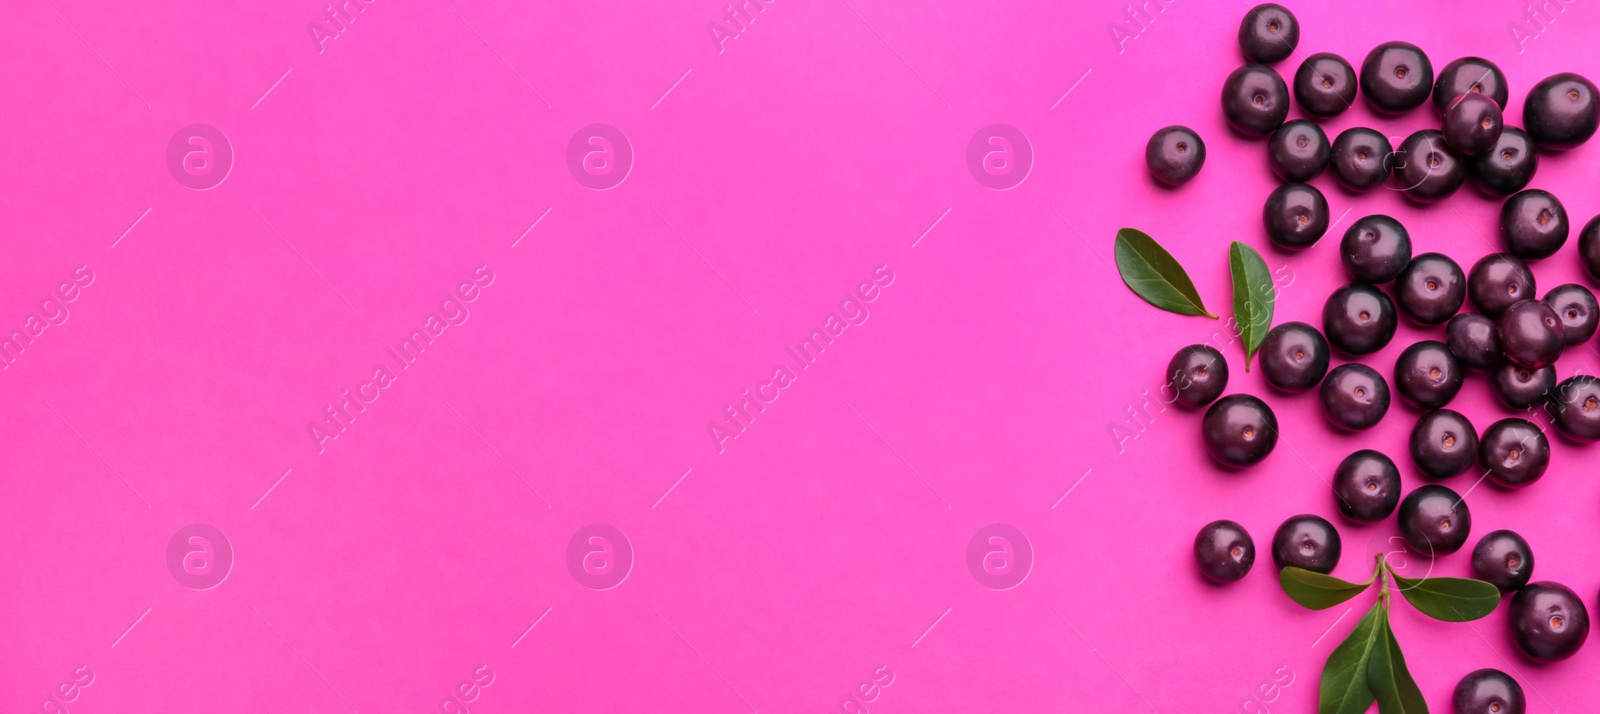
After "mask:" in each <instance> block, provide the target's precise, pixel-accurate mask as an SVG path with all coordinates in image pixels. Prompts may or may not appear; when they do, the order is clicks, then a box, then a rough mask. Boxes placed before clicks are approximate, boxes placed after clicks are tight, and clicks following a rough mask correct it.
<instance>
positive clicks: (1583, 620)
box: [1510, 581, 1589, 662]
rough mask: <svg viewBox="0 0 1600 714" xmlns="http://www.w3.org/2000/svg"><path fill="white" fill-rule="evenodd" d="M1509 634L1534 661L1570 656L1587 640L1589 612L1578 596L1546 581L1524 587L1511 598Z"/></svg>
mask: <svg viewBox="0 0 1600 714" xmlns="http://www.w3.org/2000/svg"><path fill="white" fill-rule="evenodd" d="M1510 622H1511V634H1512V637H1513V639H1515V640H1516V641H1517V648H1518V649H1520V650H1522V653H1523V654H1525V655H1527V656H1528V657H1530V658H1532V659H1533V660H1535V661H1537V662H1559V661H1561V660H1564V659H1566V658H1568V657H1571V656H1572V655H1573V654H1575V653H1576V652H1577V651H1578V650H1579V649H1581V648H1582V647H1583V642H1584V640H1586V639H1588V638H1589V610H1588V608H1586V607H1584V606H1583V600H1582V599H1581V598H1579V597H1578V594H1577V593H1575V592H1572V588H1569V587H1567V586H1565V585H1562V584H1560V583H1552V582H1549V581H1543V582H1537V583H1529V584H1527V585H1524V586H1523V587H1522V589H1521V590H1518V591H1517V594H1516V595H1513V596H1512V597H1511V617H1510Z"/></svg>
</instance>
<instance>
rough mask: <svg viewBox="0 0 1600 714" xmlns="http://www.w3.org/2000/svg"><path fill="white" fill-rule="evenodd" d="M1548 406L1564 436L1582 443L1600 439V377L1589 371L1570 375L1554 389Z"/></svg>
mask: <svg viewBox="0 0 1600 714" xmlns="http://www.w3.org/2000/svg"><path fill="white" fill-rule="evenodd" d="M1551 371H1552V372H1554V370H1551ZM1548 408H1549V410H1550V419H1551V421H1553V422H1555V425H1556V431H1557V432H1559V433H1560V434H1561V435H1562V436H1565V437H1567V438H1568V439H1571V440H1573V441H1577V442H1582V443H1588V442H1592V441H1600V379H1597V378H1595V377H1594V376H1593V375H1588V374H1579V375H1574V376H1571V377H1568V378H1566V380H1565V381H1563V382H1561V384H1559V385H1557V386H1556V387H1555V389H1554V390H1553V391H1551V392H1550V400H1549V406H1548Z"/></svg>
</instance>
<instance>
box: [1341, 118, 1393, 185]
mask: <svg viewBox="0 0 1600 714" xmlns="http://www.w3.org/2000/svg"><path fill="white" fill-rule="evenodd" d="M1393 154H1394V146H1393V145H1391V144H1390V143H1389V137H1386V136H1384V135H1383V134H1382V133H1379V132H1377V131H1375V130H1372V129H1368V128H1366V127H1360V126H1358V127H1352V128H1350V129H1345V130H1344V131H1342V132H1339V136H1338V137H1337V138H1335V139H1334V140H1333V153H1332V155H1331V156H1330V158H1329V161H1328V163H1329V165H1330V166H1331V167H1332V168H1333V177H1334V178H1335V179H1338V181H1339V185H1340V186H1343V187H1345V188H1346V189H1349V190H1351V191H1357V192H1360V191H1370V190H1372V189H1375V188H1377V187H1379V186H1382V185H1383V182H1384V181H1387V180H1389V171H1390V169H1392V168H1393V161H1392V158H1391V157H1392V155H1393Z"/></svg>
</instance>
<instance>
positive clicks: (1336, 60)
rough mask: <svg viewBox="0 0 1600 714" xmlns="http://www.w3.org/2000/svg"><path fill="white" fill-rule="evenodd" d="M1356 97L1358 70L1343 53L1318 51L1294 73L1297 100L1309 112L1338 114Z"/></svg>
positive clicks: (1326, 114)
mask: <svg viewBox="0 0 1600 714" xmlns="http://www.w3.org/2000/svg"><path fill="white" fill-rule="evenodd" d="M1355 100H1356V70H1355V68H1354V67H1351V66H1350V63H1349V62H1346V61H1345V60H1344V58H1343V57H1340V56H1339V55H1336V54H1334V53H1332V52H1318V53H1316V54H1314V55H1311V56H1310V57H1307V58H1306V59H1305V61H1304V62H1301V63H1300V69H1298V70H1295V73H1294V101H1295V103H1296V104H1299V105H1300V108H1301V109H1304V110H1305V111H1306V113H1307V114H1310V115H1312V116H1317V117H1332V116H1338V115H1339V114H1341V113H1343V112H1344V110H1346V109H1349V108H1350V104H1351V102H1354V101H1355Z"/></svg>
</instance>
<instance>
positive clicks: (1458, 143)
mask: <svg viewBox="0 0 1600 714" xmlns="http://www.w3.org/2000/svg"><path fill="white" fill-rule="evenodd" d="M1505 128H1506V125H1505V120H1504V119H1503V118H1501V116H1500V105H1498V104H1495V103H1494V100H1493V99H1490V98H1488V97H1485V96H1483V95H1482V94H1463V95H1461V96H1459V97H1456V98H1455V99H1454V100H1452V101H1451V102H1450V106H1449V107H1448V108H1447V109H1446V110H1445V112H1444V126H1443V128H1442V129H1440V133H1442V134H1444V143H1446V144H1449V145H1450V148H1452V149H1455V151H1456V153H1457V154H1460V155H1462V156H1477V155H1478V154H1481V153H1484V152H1486V151H1489V150H1490V149H1493V148H1494V147H1495V144H1497V143H1499V141H1500V132H1501V131H1504V130H1505Z"/></svg>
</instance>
